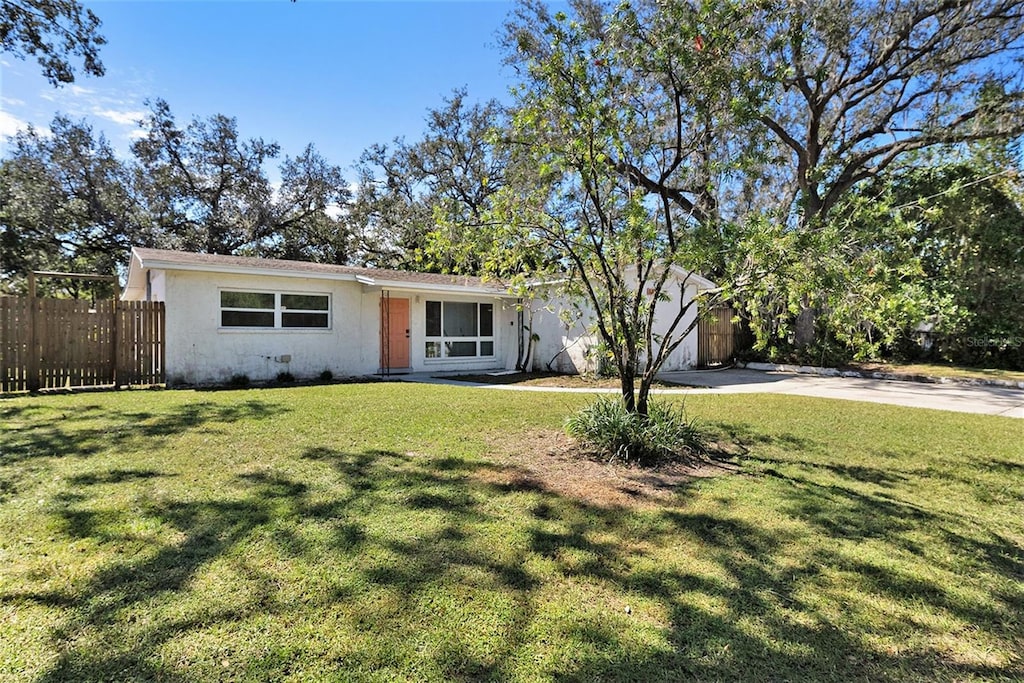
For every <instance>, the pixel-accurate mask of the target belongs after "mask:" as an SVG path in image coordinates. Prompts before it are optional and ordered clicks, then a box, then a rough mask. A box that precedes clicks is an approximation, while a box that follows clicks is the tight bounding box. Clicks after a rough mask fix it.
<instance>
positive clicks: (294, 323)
mask: <svg viewBox="0 0 1024 683" xmlns="http://www.w3.org/2000/svg"><path fill="white" fill-rule="evenodd" d="M330 304H331V298H330V296H328V295H327V294H283V293H281V292H231V291H227V290H222V291H221V293H220V325H221V327H265V328H291V329H327V328H328V327H330V325H331V321H330Z"/></svg>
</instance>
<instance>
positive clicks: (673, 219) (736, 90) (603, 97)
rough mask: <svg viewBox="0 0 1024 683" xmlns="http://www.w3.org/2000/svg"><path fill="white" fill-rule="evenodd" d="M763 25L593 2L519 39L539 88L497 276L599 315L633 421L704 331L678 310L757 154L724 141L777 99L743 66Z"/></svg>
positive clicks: (510, 41)
mask: <svg viewBox="0 0 1024 683" xmlns="http://www.w3.org/2000/svg"><path fill="white" fill-rule="evenodd" d="M760 14H761V10H760V9H758V8H757V7H753V6H747V5H744V4H740V3H732V2H712V3H703V4H701V5H699V6H694V5H689V4H685V3H659V4H654V3H638V4H637V5H635V6H634V5H629V4H625V3H624V4H620V5H618V6H616V7H614V8H611V7H607V6H605V5H602V4H599V3H589V2H580V3H575V4H574V5H573V6H572V12H571V14H570V13H563V12H558V13H552V12H551V11H549V9H548V8H547V7H545V6H543V5H541V4H539V3H524V4H523V5H522V6H521V7H520V8H519V11H518V13H517V14H516V15H515V16H514V17H513V18H512V20H510V22H509V23H508V25H507V26H506V33H505V38H504V47H505V49H506V52H507V54H508V59H509V61H510V62H512V63H513V64H515V65H517V67H518V68H519V69H520V73H521V74H522V75H523V77H524V82H523V84H522V85H521V86H520V87H519V88H518V90H517V91H516V97H517V102H516V107H515V114H514V116H513V120H512V125H511V129H510V133H509V135H510V138H511V140H512V143H513V144H512V150H513V159H512V163H511V164H510V167H509V170H510V178H511V180H510V182H509V183H508V184H507V185H506V186H505V187H504V188H502V190H500V191H499V192H498V193H497V194H496V195H495V197H494V199H493V204H492V210H491V212H490V213H489V216H490V218H491V221H490V222H491V223H492V224H495V225H497V226H500V227H499V231H500V232H499V233H498V235H497V239H496V240H494V242H493V245H492V254H491V255H490V256H489V257H488V259H487V261H486V263H487V264H488V265H489V267H490V268H491V269H493V270H495V271H497V272H498V273H519V275H520V277H521V278H522V279H520V280H513V282H514V283H517V284H522V282H523V281H525V280H529V279H530V277H532V278H533V279H543V280H546V281H548V282H552V283H554V284H552V285H551V288H552V289H553V290H555V291H556V293H558V294H561V295H563V296H565V297H566V298H567V299H568V300H571V301H574V302H576V305H578V306H579V307H581V308H584V309H586V310H587V311H588V312H589V313H591V314H592V318H593V320H594V324H595V328H596V335H597V337H598V339H599V340H600V342H601V343H602V345H603V349H604V350H605V351H606V352H607V354H608V359H609V361H610V362H611V363H612V364H613V365H614V369H615V372H616V373H617V374H618V376H619V378H620V380H621V382H622V396H623V399H624V400H625V402H626V405H625V407H626V409H627V410H629V411H633V410H636V411H637V412H639V413H641V414H644V413H646V412H647V397H648V395H649V391H650V387H651V383H652V381H653V379H654V376H655V374H656V373H657V372H658V369H659V368H660V367H661V366H662V365H663V363H664V362H665V360H666V359H667V358H668V357H669V355H670V354H671V353H672V351H673V350H674V349H675V348H677V347H678V344H679V343H680V341H681V340H682V338H684V337H685V336H686V334H687V333H688V332H689V331H690V329H692V326H689V327H688V325H689V323H687V324H683V320H684V318H685V316H686V314H687V312H689V311H691V310H692V308H691V307H692V306H694V305H696V304H692V303H690V302H684V301H682V298H683V297H680V296H678V292H677V291H675V288H674V284H673V283H674V281H675V280H674V276H675V274H676V272H678V271H676V270H675V269H676V268H679V269H681V270H682V271H683V272H684V273H685V272H686V271H687V270H691V271H697V272H701V271H705V270H706V269H707V267H708V266H709V263H708V262H707V259H706V256H707V255H708V254H709V253H713V252H714V248H713V247H709V246H708V245H706V244H705V237H706V236H707V235H714V234H716V233H717V231H718V230H719V228H720V223H721V221H720V216H719V214H718V211H717V201H716V196H715V190H714V188H715V187H717V186H719V185H721V184H723V183H727V182H728V181H729V179H730V178H732V177H733V175H734V174H735V173H737V172H738V171H739V169H741V168H743V167H744V166H745V165H746V164H747V160H748V159H747V157H748V156H749V155H750V154H752V153H753V152H752V150H751V149H750V148H749V147H747V146H742V145H740V146H730V145H728V144H725V142H724V141H725V137H723V135H724V134H725V133H726V132H727V131H733V130H735V129H737V128H742V127H743V126H745V125H747V124H749V123H750V122H751V121H752V117H753V116H754V111H755V110H756V108H757V104H758V102H759V98H760V97H761V96H762V93H761V90H760V88H759V86H758V85H757V84H758V83H759V82H760V81H759V79H757V78H752V77H751V72H750V69H751V68H753V67H752V66H750V65H747V66H743V67H738V66H737V63H736V61H735V60H733V59H732V58H731V56H730V55H732V53H733V52H734V51H735V50H736V48H737V47H738V46H739V45H740V44H741V43H742V42H743V41H744V40H746V39H747V38H748V37H750V36H751V35H752V33H753V32H754V30H755V26H756V24H757V22H754V21H746V20H747V19H749V18H750V17H752V16H758V15H760ZM705 34H706V35H705ZM698 38H699V39H700V40H698ZM702 41H706V42H702ZM705 46H706V47H705ZM751 84H753V85H751ZM538 253H539V254H541V255H543V256H542V258H539V259H537V258H534V259H533V260H532V262H531V261H530V259H528V258H527V255H535V254H538ZM527 275H529V276H530V277H527ZM707 296H708V297H709V298H710V297H711V296H713V292H708V293H707ZM672 302H674V303H672ZM656 305H662V306H661V316H662V318H663V321H664V324H663V327H662V329H659V330H658V331H657V332H656V331H655V329H654V327H655V325H654V320H655V306H656ZM693 319H695V318H692V317H691V320H693ZM634 379H636V380H637V382H636V383H634ZM634 390H635V391H634Z"/></svg>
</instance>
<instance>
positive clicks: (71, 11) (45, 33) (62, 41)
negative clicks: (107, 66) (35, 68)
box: [0, 0, 107, 86]
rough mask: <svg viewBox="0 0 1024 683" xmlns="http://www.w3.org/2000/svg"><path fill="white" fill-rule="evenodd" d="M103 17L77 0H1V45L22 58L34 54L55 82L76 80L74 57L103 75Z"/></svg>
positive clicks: (87, 70) (91, 69)
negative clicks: (99, 17)
mask: <svg viewBox="0 0 1024 683" xmlns="http://www.w3.org/2000/svg"><path fill="white" fill-rule="evenodd" d="M99 27H100V20H99V19H98V18H97V17H96V15H95V14H93V12H92V10H87V9H83V8H82V5H81V4H80V3H79V2H77V0H0V49H2V50H3V51H4V52H8V53H10V54H12V55H14V56H15V57H18V58H20V59H26V58H27V57H29V56H33V57H35V58H36V60H37V61H38V62H39V65H40V66H41V67H43V76H45V77H46V80H48V81H50V83H52V84H53V85H55V86H58V85H62V84H64V83H73V82H74V80H75V67H74V66H73V65H72V63H71V62H72V59H73V58H75V57H79V58H81V59H82V69H83V70H84V71H85V73H87V74H91V75H93V76H102V75H103V73H104V69H103V64H102V63H101V62H100V59H99V48H100V46H102V45H104V44H105V43H106V42H107V41H106V38H104V37H103V36H102V35H100V34H99V32H98V31H99Z"/></svg>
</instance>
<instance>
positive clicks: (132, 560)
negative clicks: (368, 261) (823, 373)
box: [0, 383, 1024, 681]
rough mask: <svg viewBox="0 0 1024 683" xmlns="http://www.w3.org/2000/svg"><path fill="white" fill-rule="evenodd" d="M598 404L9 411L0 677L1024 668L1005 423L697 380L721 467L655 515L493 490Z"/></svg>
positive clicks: (157, 398) (710, 674)
mask: <svg viewBox="0 0 1024 683" xmlns="http://www.w3.org/2000/svg"><path fill="white" fill-rule="evenodd" d="M588 400H589V397H586V396H575V395H567V394H542V393H541V394H538V393H529V394H517V395H514V396H513V395H510V394H508V393H507V392H488V391H481V390H479V389H462V388H457V387H437V386H422V385H404V384H402V385H399V384H391V383H377V384H367V385H358V384H356V385H334V386H315V387H293V388H275V389H261V390H238V391H218V392H192V391H153V392H148V391H132V392H122V393H94V394H79V395H70V396H44V397H21V398H15V399H9V400H4V401H3V402H0V430H2V431H0V567H2V570H0V680H5V681H90V680H140V679H145V680H164V681H186V680H187V681H193V680H199V681H212V680H253V681H255V680H296V681H300V680H311V681H312V680H325V679H326V680H381V681H384V680H388V681H390V680H438V681H440V680H479V679H501V680H523V681H535V680H586V681H591V680H643V681H679V680H687V679H695V680H801V681H805V680H825V681H827V680H834V681H856V680H863V681H913V680H919V681H954V680H955V681H969V680H986V681H991V680H1005V681H1011V680H1021V679H1024V661H1022V659H1021V653H1022V652H1024V504H1022V501H1024V440H1022V439H1021V422H1020V421H1018V420H1011V419H1009V418H998V417H988V416H973V415H964V414H955V413H941V412H933V411H924V410H913V409H903V408H895V407H888V406H878V405H873V404H861V403H852V402H840V401H836V402H830V401H825V400H820V399H810V398H802V397H790V396H774V395H773V396H753V395H735V396H692V397H689V398H688V399H687V402H686V409H687V414H688V415H691V416H693V417H696V418H697V419H698V420H699V421H700V422H701V423H702V424H703V425H704V427H705V428H706V429H707V430H709V431H710V432H711V433H712V435H713V436H714V437H715V438H717V439H719V440H720V441H722V442H723V443H727V444H729V446H730V448H731V449H732V450H733V451H734V452H736V453H737V455H736V456H735V458H736V463H737V465H738V467H739V470H740V473H739V474H736V475H729V476H721V477H716V478H710V479H701V480H695V481H694V482H693V483H692V484H690V485H688V486H684V487H682V488H680V490H679V491H678V492H677V494H676V497H675V499H674V500H673V501H672V502H671V503H670V504H665V505H659V506H655V507H647V508H644V509H632V508H607V507H603V506H600V505H596V504H594V503H592V502H588V501H587V500H585V499H576V498H569V497H566V496H563V495H559V494H556V493H553V492H552V491H551V490H549V489H547V488H545V487H544V486H543V482H540V483H538V482H536V481H534V480H531V479H529V478H522V479H516V478H515V477H514V476H511V477H506V478H504V479H502V478H500V477H495V476H494V475H495V473H496V472H497V471H498V470H502V469H509V468H511V469H513V470H514V469H515V466H514V465H508V464H501V463H500V462H499V461H498V460H496V459H493V458H491V457H490V456H489V446H488V443H489V440H490V439H492V438H493V437H495V436H496V435H502V436H503V437H504V438H506V439H507V438H508V435H509V434H515V433H517V432H518V431H520V430H528V429H529V430H537V429H558V428H559V425H560V424H561V423H562V421H563V419H564V418H565V416H566V414H568V413H569V412H570V411H571V410H573V409H575V408H577V407H579V406H580V405H582V404H583V403H584V402H586V401H588ZM502 462H504V461H502ZM509 474H513V475H514V474H515V473H514V472H511V473H509ZM506 481H507V482H511V483H502V482H506Z"/></svg>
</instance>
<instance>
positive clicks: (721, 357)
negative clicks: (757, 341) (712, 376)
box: [697, 306, 736, 368]
mask: <svg viewBox="0 0 1024 683" xmlns="http://www.w3.org/2000/svg"><path fill="white" fill-rule="evenodd" d="M735 315H736V311H734V310H733V309H732V308H730V307H729V306H718V307H716V308H713V309H711V310H710V311H708V312H707V313H706V314H705V315H704V316H702V317H701V319H700V321H699V322H698V323H697V366H698V367H702V368H706V367H708V366H710V365H718V364H721V363H726V362H728V361H730V360H732V357H733V354H734V353H735V351H736V335H735V330H734V328H733V323H732V319H733V317H735Z"/></svg>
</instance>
